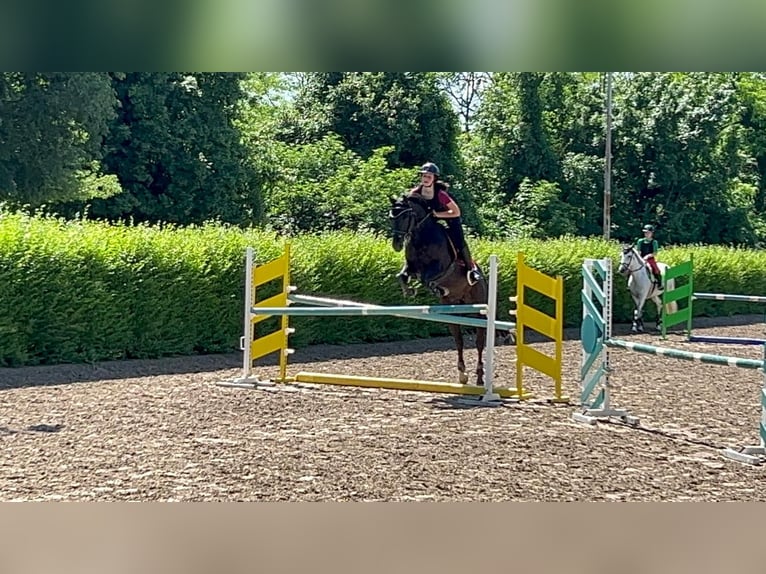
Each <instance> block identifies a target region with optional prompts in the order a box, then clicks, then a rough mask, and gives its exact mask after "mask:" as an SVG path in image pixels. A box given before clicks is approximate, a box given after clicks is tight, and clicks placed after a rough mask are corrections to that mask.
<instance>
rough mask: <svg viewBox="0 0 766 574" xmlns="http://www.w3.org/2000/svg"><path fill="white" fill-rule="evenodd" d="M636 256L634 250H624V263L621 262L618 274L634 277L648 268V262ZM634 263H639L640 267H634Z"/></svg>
mask: <svg viewBox="0 0 766 574" xmlns="http://www.w3.org/2000/svg"><path fill="white" fill-rule="evenodd" d="M636 255H638V254H637V253H636V251H635V249H633V248H628V249H623V250H622V261H620V266H619V267H618V268H617V272H618V273H619V274H620V275H623V276H627V275H632V274H633V273H635V272H636V271H640V270H641V269H643V268H644V267H646V262H645V261H644V260H643V259H642V258H641V257H636ZM634 261H638V267H634V266H633V262H634Z"/></svg>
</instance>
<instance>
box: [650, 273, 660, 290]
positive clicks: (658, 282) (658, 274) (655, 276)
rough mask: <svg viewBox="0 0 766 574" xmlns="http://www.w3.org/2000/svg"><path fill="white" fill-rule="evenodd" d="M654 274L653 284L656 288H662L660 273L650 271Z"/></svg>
mask: <svg viewBox="0 0 766 574" xmlns="http://www.w3.org/2000/svg"><path fill="white" fill-rule="evenodd" d="M652 274H653V275H654V284H655V285H656V286H657V289H662V275H661V274H660V273H655V272H652Z"/></svg>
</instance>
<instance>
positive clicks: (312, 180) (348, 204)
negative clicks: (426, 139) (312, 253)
mask: <svg viewBox="0 0 766 574" xmlns="http://www.w3.org/2000/svg"><path fill="white" fill-rule="evenodd" d="M281 147H282V149H281V150H280V151H279V152H278V155H279V157H280V168H279V178H278V180H277V181H276V182H275V183H273V184H272V185H271V186H270V187H269V189H268V190H267V193H266V205H267V206H268V212H267V223H268V225H269V226H270V227H272V228H274V229H277V230H279V231H281V232H284V233H290V234H296V233H307V232H312V233H313V232H322V231H330V230H339V229H355V230H368V231H375V232H381V233H385V232H387V231H388V227H389V222H388V209H389V208H390V203H389V197H392V196H396V195H399V194H401V193H402V192H404V191H405V190H406V189H407V188H409V187H410V185H411V183H412V181H413V177H414V175H415V173H414V170H412V169H404V168H400V169H396V170H391V169H389V168H388V167H387V165H386V164H387V156H388V154H390V153H391V152H392V151H393V149H392V148H390V147H387V148H380V149H377V150H375V151H374V152H373V154H372V156H371V157H369V158H367V159H362V158H361V157H360V156H359V155H357V154H356V153H354V152H353V151H351V150H349V149H347V148H346V147H345V145H344V144H343V142H342V141H341V140H340V137H339V136H337V135H334V134H330V135H328V136H326V137H324V138H323V139H322V140H320V141H318V142H315V143H308V144H281Z"/></svg>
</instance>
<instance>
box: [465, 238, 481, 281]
mask: <svg viewBox="0 0 766 574" xmlns="http://www.w3.org/2000/svg"><path fill="white" fill-rule="evenodd" d="M460 257H461V259H462V260H463V261H464V262H465V266H466V269H468V273H466V278H467V279H468V284H469V285H475V284H476V283H478V282H479V281H480V280H481V271H479V267H478V266H477V265H476V261H474V260H473V257H471V251H470V250H469V249H468V245H464V246H463V249H461V250H460Z"/></svg>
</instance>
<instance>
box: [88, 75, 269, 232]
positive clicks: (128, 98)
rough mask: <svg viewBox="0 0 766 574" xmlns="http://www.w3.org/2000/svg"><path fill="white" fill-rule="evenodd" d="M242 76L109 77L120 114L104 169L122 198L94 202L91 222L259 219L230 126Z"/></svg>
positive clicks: (255, 181)
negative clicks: (115, 181) (114, 180)
mask: <svg viewBox="0 0 766 574" xmlns="http://www.w3.org/2000/svg"><path fill="white" fill-rule="evenodd" d="M243 79H244V76H243V75H242V74H233V73H195V74H182V73H129V74H124V75H122V74H113V75H112V81H113V85H114V89H115V91H116V93H117V96H118V98H119V101H120V110H119V115H118V117H117V118H116V120H115V121H114V122H113V124H112V126H111V129H110V132H109V136H108V138H107V141H106V147H107V150H108V151H107V154H106V157H105V158H104V165H105V167H106V169H107V170H108V171H109V172H110V173H114V174H116V175H118V176H119V178H120V182H121V184H122V187H123V190H124V191H123V193H121V194H119V195H117V196H115V197H112V198H109V199H106V200H94V201H93V202H91V204H90V205H89V212H90V214H91V215H92V216H94V217H106V218H109V219H132V220H135V221H138V222H142V221H151V222H160V221H165V222H173V223H179V224H189V223H200V222H203V221H205V220H212V219H219V220H221V221H224V222H228V223H234V224H249V223H256V222H258V221H260V220H261V218H262V214H263V205H262V199H261V195H260V181H259V178H258V174H257V172H256V171H255V168H254V166H253V164H252V161H251V158H250V157H249V156H248V151H247V148H246V147H245V146H244V145H243V141H242V136H241V134H240V133H239V131H238V130H237V128H236V127H235V125H234V121H235V119H236V117H237V114H238V111H239V108H238V105H239V102H240V101H241V100H242V98H243V95H244V94H243V92H242V86H241V81H242V80H243Z"/></svg>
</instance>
